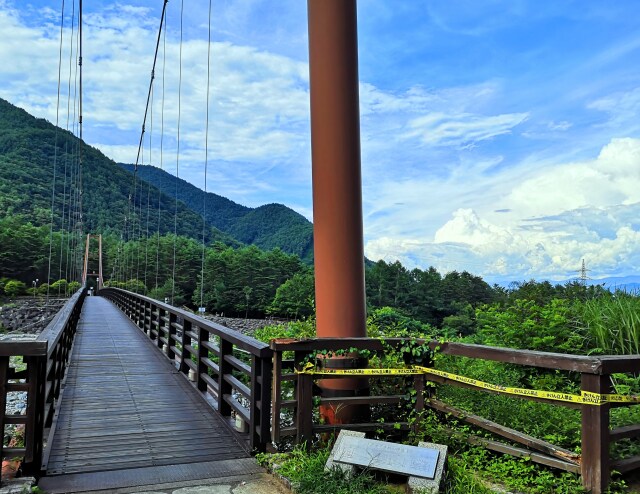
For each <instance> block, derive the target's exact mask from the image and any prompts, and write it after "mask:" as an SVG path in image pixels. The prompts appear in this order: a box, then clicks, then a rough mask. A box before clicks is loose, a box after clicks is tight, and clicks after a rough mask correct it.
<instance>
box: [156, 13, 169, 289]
mask: <svg viewBox="0 0 640 494" xmlns="http://www.w3.org/2000/svg"><path fill="white" fill-rule="evenodd" d="M164 23H165V29H164V33H163V34H162V37H163V39H162V102H161V106H160V169H161V170H163V171H164V90H165V68H166V64H167V17H166V15H165V18H164ZM161 198H162V192H161V190H160V187H158V230H157V235H158V244H157V246H156V285H155V289H156V291H157V290H158V273H159V271H160V200H161Z"/></svg>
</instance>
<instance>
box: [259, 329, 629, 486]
mask: <svg viewBox="0 0 640 494" xmlns="http://www.w3.org/2000/svg"><path fill="white" fill-rule="evenodd" d="M402 342H403V340H398V339H389V340H386V342H385V344H383V343H382V342H381V341H379V340H376V339H370V338H335V339H333V338H321V339H308V340H273V341H272V342H271V348H272V350H273V351H274V384H273V415H272V439H273V441H275V442H277V441H280V440H282V439H283V438H285V437H287V436H292V437H294V440H295V441H296V442H298V443H300V442H303V441H308V442H310V441H311V440H312V439H313V437H314V434H317V433H322V432H327V431H330V430H335V429H339V428H348V429H352V430H375V429H378V428H380V426H381V424H379V423H360V424H342V425H327V424H320V423H317V421H316V422H314V418H313V417H314V408H315V406H316V405H318V404H320V405H325V406H331V405H336V404H338V403H341V404H343V405H356V404H369V405H373V404H380V403H398V402H399V401H400V400H401V396H397V395H396V396H364V397H363V396H359V397H347V398H345V397H343V398H334V397H330V398H329V397H322V396H320V397H319V399H318V398H317V397H318V396H319V394H320V393H319V392H320V388H319V387H317V386H314V380H315V379H316V377H317V376H313V375H310V374H304V373H300V374H295V373H293V368H294V365H296V366H298V367H299V365H300V362H303V361H304V360H305V359H308V358H309V357H310V358H311V359H313V358H314V357H315V355H316V354H317V353H319V352H321V351H326V350H329V351H336V350H347V349H358V350H368V351H370V352H377V353H382V352H384V351H385V349H388V348H389V347H390V346H391V347H393V346H396V347H398V346H400V345H401V344H402ZM429 345H430V346H431V347H432V348H434V349H435V348H436V347H437V348H438V351H439V352H441V353H443V354H446V355H451V356H456V357H468V358H472V359H482V360H492V361H496V362H503V363H510V364H516V365H522V366H530V367H537V368H542V369H552V370H561V371H571V372H578V373H580V374H581V389H582V390H583V391H589V392H593V393H597V394H608V393H611V392H612V390H611V374H613V373H633V374H636V375H637V374H638V373H640V355H632V356H593V357H590V356H589V357H587V356H577V355H567V354H557V353H546V352H535V351H526V350H514V349H509V348H494V347H486V346H481V345H469V344H462V343H444V344H441V343H437V342H430V343H429ZM284 352H293V355H294V358H293V360H291V359H285V358H284V356H283V355H284ZM431 364H432V363H431V362H424V363H423V365H431ZM329 377H330V378H334V377H335V378H340V376H329ZM343 377H344V376H343ZM326 378H327V376H322V379H326ZM373 378H374V377H369V379H373ZM398 379H406V377H399V378H398ZM428 380H429V381H435V382H438V383H441V384H446V385H452V386H461V387H473V386H469V385H468V384H465V383H461V382H458V381H454V380H451V379H446V378H441V377H437V376H434V375H429V376H428ZM287 382H293V383H294V384H295V390H294V393H293V395H289V396H285V395H284V394H283V387H285V386H286V385H284V383H287ZM497 384H499V383H497ZM283 385H284V386H283ZM413 386H414V389H416V390H417V391H418V393H417V399H416V400H415V404H414V406H415V409H416V411H418V412H420V411H421V410H422V409H423V408H425V407H431V408H434V409H436V410H439V411H442V412H445V413H451V414H453V415H456V416H457V417H458V418H459V419H461V420H464V421H466V422H468V423H470V424H473V425H475V426H477V427H481V428H483V429H485V430H488V431H490V432H492V433H493V434H496V435H498V436H501V437H503V438H505V439H507V440H509V441H511V442H516V443H520V444H521V445H524V446H526V447H527V448H529V449H524V448H520V447H515V446H512V445H509V444H506V443H503V442H498V441H491V440H487V439H482V438H477V437H476V436H472V437H470V442H474V443H475V444H479V445H482V446H484V447H487V448H489V449H492V450H494V451H500V452H502V453H507V454H511V455H515V456H526V457H528V458H530V459H531V460H532V461H535V462H538V463H543V464H546V465H549V466H553V467H556V468H561V469H563V470H566V471H570V472H574V473H580V474H581V475H582V483H583V485H584V487H585V488H586V489H587V490H590V491H591V492H592V493H594V494H598V493H602V492H604V491H605V490H606V488H607V485H608V483H609V480H610V472H611V471H613V470H615V471H617V472H620V473H626V472H630V471H632V470H636V469H638V468H640V456H634V457H630V458H626V459H623V460H617V461H612V460H611V458H610V453H609V447H610V444H611V443H612V442H615V441H619V440H622V439H625V438H638V437H640V424H633V425H629V426H626V427H621V428H618V429H614V430H610V428H609V425H610V414H609V412H610V409H611V408H612V407H618V406H638V405H629V404H622V403H606V404H603V405H600V406H594V405H587V404H576V403H569V402H563V401H555V400H549V399H541V398H536V397H531V396H517V397H516V396H514V398H519V399H527V400H534V401H542V402H546V403H551V404H553V405H557V406H565V407H571V408H576V409H579V410H580V411H581V414H582V422H581V423H582V426H581V428H582V430H581V455H577V454H575V453H573V452H571V451H567V450H564V449H563V448H560V447H557V446H554V445H552V444H549V443H547V442H545V441H541V440H539V439H537V438H534V437H531V436H528V435H526V434H523V433H521V432H518V431H516V430H513V429H510V428H508V427H505V426H502V425H500V424H496V423H494V422H491V421H489V420H486V419H484V418H482V417H478V416H475V415H473V414H470V413H468V412H466V411H462V410H458V409H456V408H454V407H451V406H449V405H447V404H445V403H443V402H442V401H440V400H438V399H437V398H436V395H435V394H432V395H429V393H426V392H425V389H426V388H425V377H424V375H418V376H414V382H413ZM474 389H479V388H475V387H474ZM479 391H484V392H488V393H491V391H490V390H485V389H479ZM436 393H437V391H436ZM283 410H292V411H293V414H292V415H291V423H288V424H282V423H281V418H282V416H283V414H282V411H283ZM532 420H535V417H532ZM383 425H385V426H387V427H389V426H391V427H393V428H407V426H408V424H407V423H397V424H396V423H385V424H383Z"/></svg>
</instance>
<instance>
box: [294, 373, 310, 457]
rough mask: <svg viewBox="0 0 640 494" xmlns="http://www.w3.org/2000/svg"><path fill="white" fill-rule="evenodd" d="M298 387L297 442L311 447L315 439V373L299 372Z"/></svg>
mask: <svg viewBox="0 0 640 494" xmlns="http://www.w3.org/2000/svg"><path fill="white" fill-rule="evenodd" d="M297 388H298V389H297V390H296V397H297V401H298V404H297V409H296V425H297V427H296V429H297V434H296V443H297V444H304V446H305V448H307V449H309V448H311V441H312V439H313V375H311V374H298V387H297Z"/></svg>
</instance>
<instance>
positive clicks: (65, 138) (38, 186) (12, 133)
mask: <svg viewBox="0 0 640 494" xmlns="http://www.w3.org/2000/svg"><path fill="white" fill-rule="evenodd" d="M79 151H81V152H82V162H83V164H82V183H83V186H82V189H83V194H82V210H83V223H84V230H85V231H86V232H92V233H102V234H109V233H113V234H117V235H118V236H119V235H120V234H121V232H123V227H124V225H125V218H126V217H127V216H128V218H129V227H130V226H131V224H132V222H133V221H135V220H136V219H137V218H136V215H135V213H133V212H131V211H130V209H131V207H130V205H129V195H130V194H132V191H133V176H132V175H131V174H130V173H129V172H127V171H126V170H123V169H122V168H121V167H119V166H117V164H116V163H115V162H114V161H113V160H111V159H110V158H108V157H107V156H105V155H104V154H102V152H100V151H99V150H98V149H96V148H94V147H92V146H89V145H87V144H86V143H84V142H82V141H80V139H78V138H77V137H75V136H74V135H73V134H72V133H71V132H68V131H66V130H63V129H60V128H59V129H58V130H57V137H56V127H55V126H54V125H53V124H51V123H50V122H48V121H47V120H45V119H42V118H36V117H33V116H32V115H30V114H29V113H27V112H26V111H25V110H23V109H21V108H18V107H16V106H14V105H12V104H11V103H9V102H8V101H6V100H4V99H1V98H0V218H8V217H16V216H17V217H20V218H22V219H23V220H24V221H25V222H31V223H33V224H34V225H35V226H42V225H48V224H50V222H51V197H52V184H53V183H54V176H55V189H56V190H55V195H54V198H55V200H54V214H53V218H54V229H60V228H61V226H62V223H63V221H62V219H61V217H62V211H63V210H64V211H65V216H67V215H68V211H69V204H68V203H69V202H70V201H69V197H70V193H71V191H72V190H73V191H75V189H73V188H72V184H73V183H74V174H75V173H77V155H78V154H77V153H78V152H79ZM54 162H55V163H56V166H55V167H54ZM54 168H55V170H54ZM137 194H138V198H139V199H140V198H144V199H143V200H142V204H143V210H142V211H141V212H140V210H139V202H138V201H136V205H138V213H137V214H138V216H139V219H140V221H141V223H138V227H137V228H138V232H134V231H133V230H131V229H129V230H130V235H132V236H134V235H137V234H139V232H140V231H145V232H146V229H147V227H148V229H149V232H150V233H155V232H156V231H159V232H160V233H161V234H166V233H173V228H174V214H175V210H176V201H175V199H174V198H172V197H169V196H167V195H165V194H161V193H159V191H158V189H156V188H155V187H152V188H151V189H150V191H149V190H147V187H144V190H141V189H140V184H138V189H137ZM147 194H150V196H149V197H150V198H151V199H150V202H151V204H152V209H153V214H148V215H147V214H146V195H147ZM135 196H136V194H132V197H135ZM65 203H67V204H65ZM158 203H159V212H158ZM177 215H178V217H177V219H178V221H177V233H178V235H184V236H187V237H191V238H195V239H201V238H202V218H201V216H199V215H198V214H196V213H194V212H193V211H191V210H190V209H189V208H187V207H186V206H185V205H184V204H181V203H178V206H177ZM125 236H126V234H125ZM206 238H207V241H209V242H212V241H215V240H219V241H222V242H224V243H225V244H227V245H234V246H238V245H240V242H238V241H237V240H236V239H234V238H233V237H232V236H230V235H228V234H225V233H223V232H221V231H220V230H218V229H216V228H211V227H210V228H207V234H206Z"/></svg>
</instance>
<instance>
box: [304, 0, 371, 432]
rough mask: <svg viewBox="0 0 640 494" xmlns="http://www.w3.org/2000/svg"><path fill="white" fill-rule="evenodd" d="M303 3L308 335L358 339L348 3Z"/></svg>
mask: <svg viewBox="0 0 640 494" xmlns="http://www.w3.org/2000/svg"><path fill="white" fill-rule="evenodd" d="M307 5H308V23H309V72H310V93H311V155H312V177H313V225H314V227H313V231H314V259H315V260H314V263H315V279H316V286H315V304H316V318H317V330H316V332H317V335H318V337H320V338H329V337H332V338H336V337H339V338H347V337H365V336H366V335H367V333H366V331H367V330H366V302H365V282H364V241H363V226H362V184H361V181H362V180H361V171H360V109H359V89H358V84H359V83H358V34H357V12H356V7H357V6H356V0H308V3H307ZM335 364H339V362H335ZM326 365H333V363H332V362H330V361H328V362H326ZM319 384H320V386H321V387H322V388H323V395H324V396H334V397H340V396H353V395H354V394H356V395H359V394H366V393H367V389H368V382H367V380H366V379H357V378H354V379H333V380H331V379H325V380H322V381H320V383H319ZM350 408H353V409H352V410H349V411H347V409H350ZM361 412H362V410H356V409H355V407H343V408H342V409H341V412H340V415H341V416H340V417H337V416H334V414H333V413H332V412H331V410H323V409H322V408H321V413H322V415H323V416H324V417H325V419H326V420H327V421H328V422H329V423H336V422H343V423H347V422H349V418H350V417H352V416H353V415H354V413H355V414H357V415H360V414H361Z"/></svg>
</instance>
